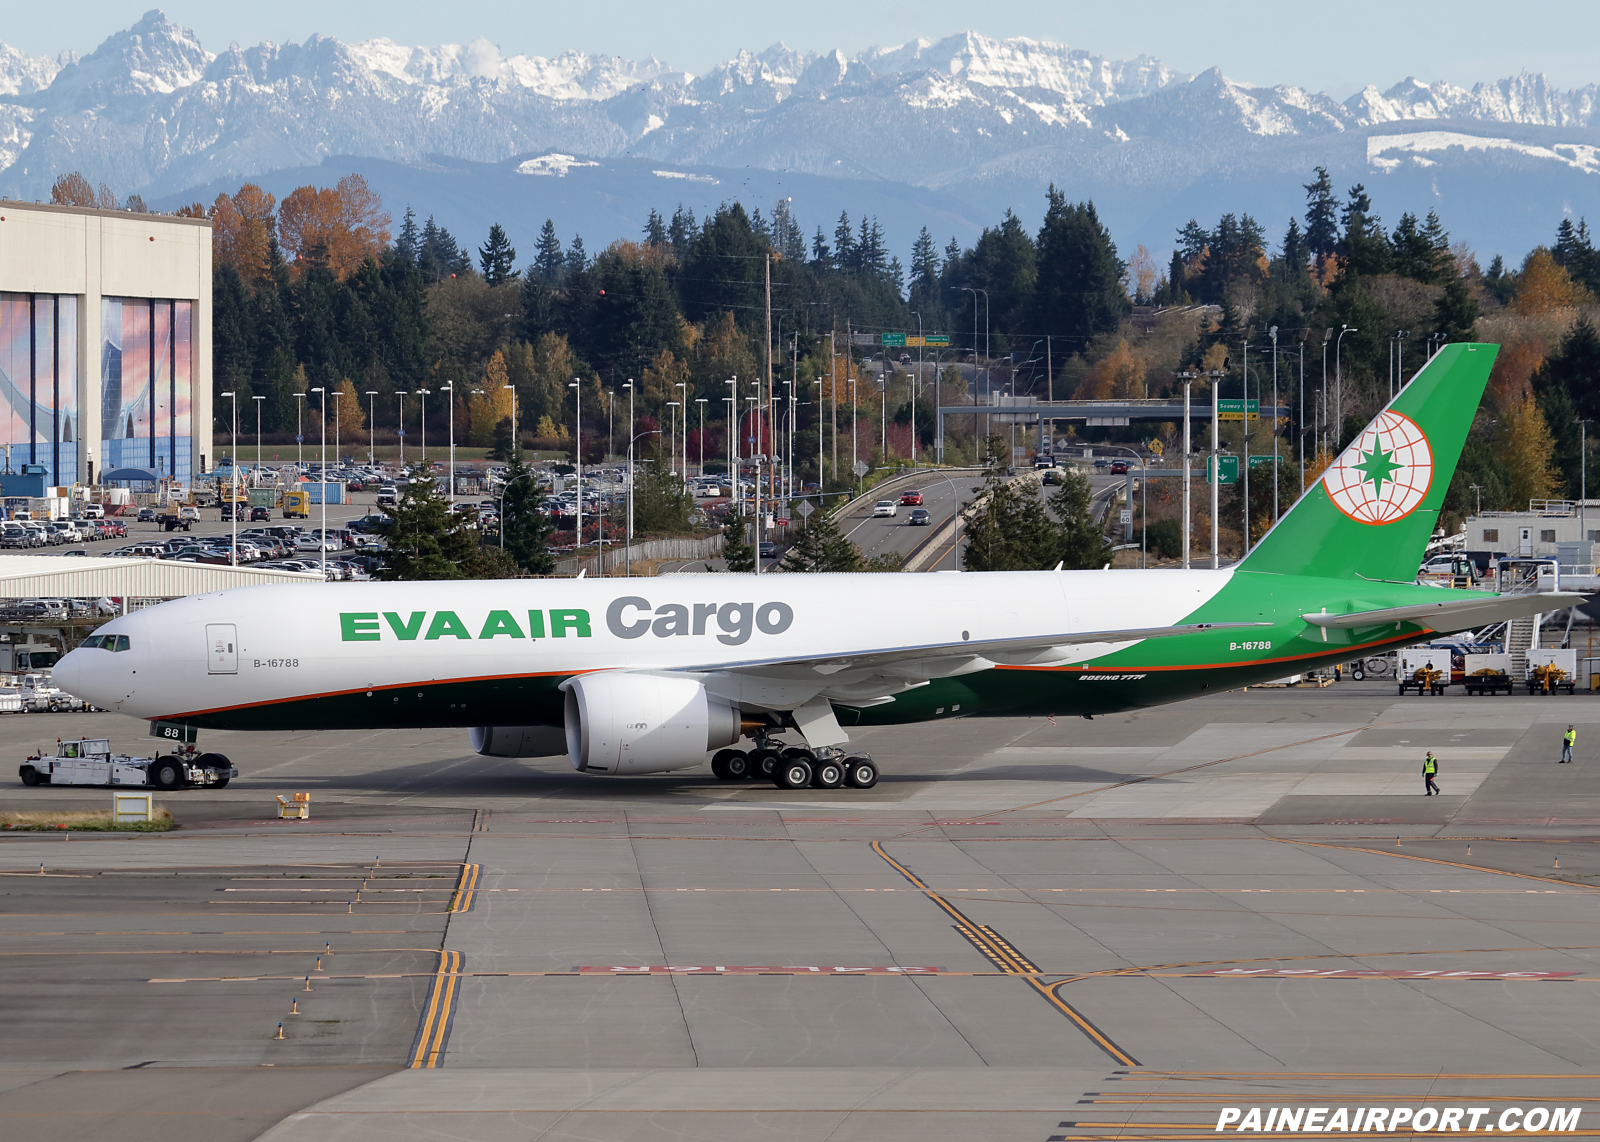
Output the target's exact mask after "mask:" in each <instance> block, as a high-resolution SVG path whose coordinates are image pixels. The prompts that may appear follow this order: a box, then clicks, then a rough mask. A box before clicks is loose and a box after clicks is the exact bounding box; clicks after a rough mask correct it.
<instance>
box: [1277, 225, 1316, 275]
mask: <svg viewBox="0 0 1600 1142" xmlns="http://www.w3.org/2000/svg"><path fill="white" fill-rule="evenodd" d="M1282 256H1283V262H1284V265H1285V266H1287V267H1288V268H1289V271H1290V272H1291V273H1294V274H1303V273H1305V272H1306V266H1307V265H1308V264H1309V263H1310V261H1311V251H1310V246H1309V245H1308V243H1307V242H1306V237H1305V235H1304V234H1302V233H1300V222H1299V220H1298V219H1296V218H1290V219H1289V229H1288V230H1286V231H1284V235H1283V255H1282Z"/></svg>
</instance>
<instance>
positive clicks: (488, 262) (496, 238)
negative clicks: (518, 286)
mask: <svg viewBox="0 0 1600 1142" xmlns="http://www.w3.org/2000/svg"><path fill="white" fill-rule="evenodd" d="M516 264H517V250H516V247H514V246H513V245H512V244H511V240H510V239H509V238H507V237H506V232H505V230H504V229H502V228H501V226H500V223H498V222H496V223H493V224H492V225H491V226H490V227H489V240H488V241H487V242H485V243H484V244H483V245H482V246H480V247H478V265H479V266H480V267H482V269H483V280H484V281H486V282H488V283H489V284H490V285H492V286H497V285H504V284H505V283H506V282H511V281H516V280H517V278H518V277H519V276H520V274H519V273H518V272H517V270H516V269H514V268H513V267H514V266H515V265H516Z"/></svg>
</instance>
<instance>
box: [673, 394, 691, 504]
mask: <svg viewBox="0 0 1600 1142" xmlns="http://www.w3.org/2000/svg"><path fill="white" fill-rule="evenodd" d="M672 387H673V388H675V389H682V390H683V392H682V393H681V394H680V395H679V397H678V400H679V401H680V402H681V407H682V408H683V482H684V484H685V485H687V484H688V483H689V386H688V384H687V383H686V382H684V381H679V382H678V383H677V384H675V385H673V386H672ZM672 447H673V448H674V449H676V448H677V447H678V442H677V441H676V440H674V441H673V442H672ZM672 466H673V467H674V468H676V467H677V466H678V465H677V457H676V456H674V457H673V464H672Z"/></svg>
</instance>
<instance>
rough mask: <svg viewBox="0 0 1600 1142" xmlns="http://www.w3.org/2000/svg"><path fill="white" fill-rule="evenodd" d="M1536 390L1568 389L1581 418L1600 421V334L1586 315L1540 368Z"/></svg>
mask: <svg viewBox="0 0 1600 1142" xmlns="http://www.w3.org/2000/svg"><path fill="white" fill-rule="evenodd" d="M1533 386H1534V388H1535V389H1536V390H1539V391H1543V390H1545V389H1549V388H1554V387H1557V386H1559V387H1561V388H1563V389H1565V390H1566V391H1567V392H1568V393H1570V394H1571V396H1572V403H1573V404H1574V405H1575V406H1576V407H1577V410H1578V415H1579V416H1581V417H1583V418H1584V419H1586V420H1600V331H1597V330H1596V329H1595V325H1594V322H1593V321H1591V320H1590V318H1589V315H1588V314H1587V313H1580V314H1579V315H1578V319H1577V320H1576V321H1574V322H1573V323H1572V328H1571V329H1569V330H1567V334H1566V336H1565V337H1563V338H1562V339H1561V343H1560V344H1559V345H1558V346H1557V347H1556V350H1555V352H1553V353H1551V354H1550V356H1549V357H1547V358H1545V361H1544V363H1543V364H1542V365H1540V366H1539V371H1538V372H1537V373H1535V374H1534V376H1533ZM1546 419H1548V417H1547V418H1546ZM1551 423H1552V424H1554V422H1553V421H1552V422H1551ZM1597 479H1600V477H1597ZM1597 486H1600V485H1597Z"/></svg>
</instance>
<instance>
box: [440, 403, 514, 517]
mask: <svg viewBox="0 0 1600 1142" xmlns="http://www.w3.org/2000/svg"><path fill="white" fill-rule="evenodd" d="M439 391H440V392H442V393H449V394H450V395H449V396H447V397H445V400H447V401H449V402H450V503H451V504H452V505H454V504H455V502H456V386H455V384H454V383H451V384H448V385H440V386H439ZM505 530H506V517H505V513H504V512H502V513H501V514H500V534H501V536H502V537H503V536H504V535H505Z"/></svg>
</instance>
